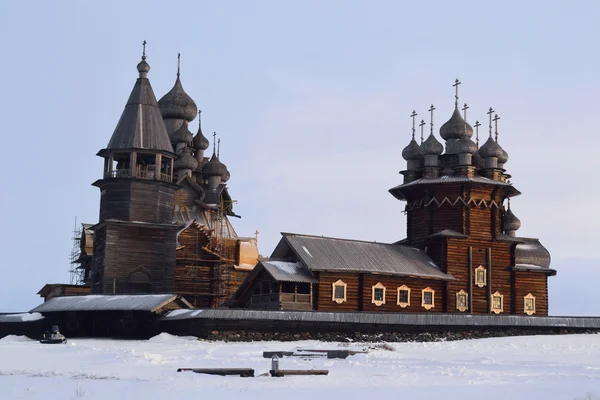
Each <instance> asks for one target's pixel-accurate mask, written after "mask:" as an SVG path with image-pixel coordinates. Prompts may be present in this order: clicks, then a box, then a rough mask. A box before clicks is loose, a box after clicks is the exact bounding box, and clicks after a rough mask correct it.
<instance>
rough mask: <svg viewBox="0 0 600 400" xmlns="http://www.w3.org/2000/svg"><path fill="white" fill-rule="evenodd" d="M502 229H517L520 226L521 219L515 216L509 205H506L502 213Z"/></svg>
mask: <svg viewBox="0 0 600 400" xmlns="http://www.w3.org/2000/svg"><path fill="white" fill-rule="evenodd" d="M503 223H504V230H505V231H518V230H519V228H520V227H521V220H520V219H519V218H517V216H516V215H515V214H513V212H512V210H511V209H510V206H508V210H506V212H505V213H504V221H503Z"/></svg>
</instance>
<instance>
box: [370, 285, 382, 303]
mask: <svg viewBox="0 0 600 400" xmlns="http://www.w3.org/2000/svg"><path fill="white" fill-rule="evenodd" d="M375 289H382V290H383V300H375ZM371 303H373V304H375V305H376V306H378V307H379V306H380V305H382V304H385V286H383V283H381V282H377V284H376V285H373V286H372V287H371Z"/></svg>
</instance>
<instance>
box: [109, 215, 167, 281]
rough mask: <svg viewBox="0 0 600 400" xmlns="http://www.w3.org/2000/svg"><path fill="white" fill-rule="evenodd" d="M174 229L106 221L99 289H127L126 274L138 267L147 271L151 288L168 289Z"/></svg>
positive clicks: (136, 269) (127, 276)
mask: <svg viewBox="0 0 600 400" xmlns="http://www.w3.org/2000/svg"><path fill="white" fill-rule="evenodd" d="M176 229H177V227H173V226H159V227H149V226H144V225H139V224H135V225H131V224H126V223H113V222H107V223H106V251H105V255H104V268H103V270H104V279H103V285H102V293H113V292H114V293H128V292H129V288H128V285H127V282H128V280H129V276H130V275H131V274H132V273H133V272H135V271H138V270H142V271H148V272H149V274H150V284H151V292H154V293H172V292H173V291H174V290H175V243H176V234H177V232H176Z"/></svg>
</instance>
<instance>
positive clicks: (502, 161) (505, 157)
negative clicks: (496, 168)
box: [498, 149, 508, 164]
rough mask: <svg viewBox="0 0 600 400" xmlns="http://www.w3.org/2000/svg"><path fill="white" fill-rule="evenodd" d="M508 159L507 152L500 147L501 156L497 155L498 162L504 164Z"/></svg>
mask: <svg viewBox="0 0 600 400" xmlns="http://www.w3.org/2000/svg"><path fill="white" fill-rule="evenodd" d="M507 161H508V153H507V152H506V151H505V150H504V149H502V156H501V157H498V164H506V162H507Z"/></svg>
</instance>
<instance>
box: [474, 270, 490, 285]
mask: <svg viewBox="0 0 600 400" xmlns="http://www.w3.org/2000/svg"><path fill="white" fill-rule="evenodd" d="M481 271H482V272H483V281H481V280H479V279H478V276H479V272H481ZM474 278H475V286H479V287H484V286H486V285H487V270H486V269H485V267H484V266H483V265H480V266H479V267H477V268H475V277H474Z"/></svg>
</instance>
